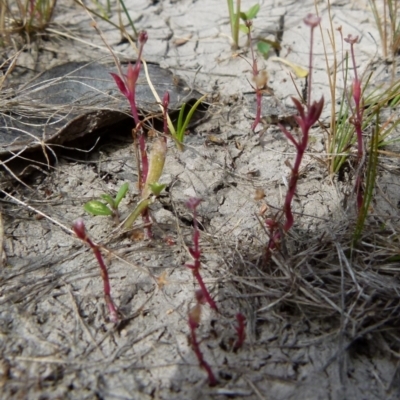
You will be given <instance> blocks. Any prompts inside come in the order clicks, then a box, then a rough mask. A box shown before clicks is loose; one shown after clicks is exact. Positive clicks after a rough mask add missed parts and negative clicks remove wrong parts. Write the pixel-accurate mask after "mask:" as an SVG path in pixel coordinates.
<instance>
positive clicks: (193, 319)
mask: <svg viewBox="0 0 400 400" xmlns="http://www.w3.org/2000/svg"><path fill="white" fill-rule="evenodd" d="M200 307H201V304H200V303H199V302H198V303H197V304H196V305H195V306H194V307H193V309H192V310H191V311H190V312H189V329H190V343H191V345H192V348H193V351H194V354H195V355H196V357H197V360H198V361H199V364H200V367H201V368H204V370H205V371H206V372H207V375H208V383H209V385H210V386H215V385H217V383H218V381H217V379H216V377H215V375H214V373H213V371H212V369H211V367H210V365H209V364H208V363H207V361H206V360H205V359H204V356H203V353H202V352H201V350H200V344H199V342H198V339H197V335H196V329H197V327H198V325H199V320H200V311H201V308H200Z"/></svg>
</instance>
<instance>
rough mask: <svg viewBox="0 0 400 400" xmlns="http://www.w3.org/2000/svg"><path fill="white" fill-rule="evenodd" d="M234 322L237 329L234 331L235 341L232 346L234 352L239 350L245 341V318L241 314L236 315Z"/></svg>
mask: <svg viewBox="0 0 400 400" xmlns="http://www.w3.org/2000/svg"><path fill="white" fill-rule="evenodd" d="M236 321H237V327H236V328H235V329H236V333H237V339H236V342H235V344H234V346H233V350H234V351H237V350H239V349H240V348H241V347H242V346H243V343H244V341H245V339H246V318H245V316H244V315H243V314H242V313H237V314H236Z"/></svg>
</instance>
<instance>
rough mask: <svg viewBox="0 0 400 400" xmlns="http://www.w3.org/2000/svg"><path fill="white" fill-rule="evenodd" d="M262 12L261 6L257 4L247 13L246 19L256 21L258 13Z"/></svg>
mask: <svg viewBox="0 0 400 400" xmlns="http://www.w3.org/2000/svg"><path fill="white" fill-rule="evenodd" d="M259 11H260V5H259V4H255V5H254V6H253V7H250V9H249V11H247V13H246V16H247V18H246V19H254V18H255V17H256V16H257V14H258V12H259Z"/></svg>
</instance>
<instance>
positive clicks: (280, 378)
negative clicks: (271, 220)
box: [0, 0, 400, 400]
mask: <svg viewBox="0 0 400 400" xmlns="http://www.w3.org/2000/svg"><path fill="white" fill-rule="evenodd" d="M89 3H90V2H88V4H89ZM243 3H244V4H243V8H244V9H247V8H249V6H251V5H252V4H253V3H252V2H251V1H250V2H249V1H243ZM126 4H127V6H128V9H129V10H130V12H131V15H132V18H133V19H134V21H135V24H136V26H137V27H138V28H139V29H146V30H147V32H148V35H149V41H148V43H147V44H146V46H145V50H144V57H145V59H146V60H147V61H151V62H157V63H159V64H160V65H161V66H162V67H163V68H168V69H169V70H170V71H171V72H172V73H173V74H174V75H176V76H178V77H180V78H183V79H184V80H185V81H186V82H187V84H188V86H189V87H191V88H194V89H196V90H198V91H199V92H201V93H208V94H209V97H208V102H209V108H208V110H207V113H206V114H205V117H206V118H205V119H204V120H203V121H201V122H200V123H199V124H197V125H196V126H194V127H192V128H191V129H190V134H189V135H188V136H187V137H186V144H187V146H186V149H185V151H183V152H180V151H178V150H177V149H176V147H175V145H174V143H173V142H172V141H169V143H168V156H167V161H166V166H165V170H164V173H163V175H162V178H161V181H162V182H163V183H166V184H167V185H168V186H167V190H166V192H165V193H164V194H163V195H162V196H161V198H160V201H158V202H156V203H155V204H154V205H153V206H152V217H153V219H154V227H153V231H154V238H153V239H152V240H143V239H142V238H141V237H140V234H138V233H137V232H140V229H141V228H140V222H139V223H138V224H139V225H138V231H137V232H136V234H135V235H125V234H123V233H122V232H121V231H120V230H117V229H115V228H116V227H115V225H113V222H112V220H111V219H109V218H107V217H92V216H89V215H87V214H86V213H85V212H84V210H83V204H84V203H85V202H86V201H88V200H91V199H93V198H98V197H99V195H101V194H102V193H114V192H116V191H117V190H118V188H119V187H120V186H121V184H122V183H124V182H129V185H130V193H129V196H128V198H127V199H125V200H124V201H123V202H122V204H121V215H122V217H125V216H127V215H128V214H129V212H130V210H132V208H133V207H134V205H135V202H136V201H137V198H138V190H137V187H136V179H137V173H136V172H135V171H136V160H135V153H134V150H133V147H132V143H131V137H130V133H129V127H128V126H127V125H126V124H125V125H116V126H113V127H111V128H109V129H108V130H107V131H106V132H105V133H104V132H103V133H104V135H103V136H104V138H102V139H101V141H99V142H97V144H96V145H95V146H94V150H93V151H91V152H82V151H74V150H68V149H60V148H55V151H56V155H57V163H53V165H52V166H50V167H48V166H46V164H44V165H36V168H35V169H34V170H33V171H32V173H31V174H30V175H29V176H25V177H24V178H23V179H24V183H25V185H22V184H21V183H19V182H17V181H16V180H15V179H13V180H12V181H11V183H10V181H8V182H3V184H2V185H3V186H2V189H1V190H2V191H3V197H2V199H1V204H2V215H3V227H4V245H3V247H4V251H3V258H2V260H3V264H2V267H1V269H0V354H1V357H0V387H1V389H0V398H1V399H11V398H13V399H14V398H15V399H43V400H44V399H182V400H183V399H185V400H187V399H249V400H250V399H271V400H278V399H279V400H284V399H310V400H312V399H335V400H336V399H360V400H361V399H362V400H375V399H398V398H400V368H399V356H400V335H399V333H398V332H399V328H400V319H399V311H400V282H399V272H400V265H399V261H398V260H399V258H398V257H397V258H396V255H398V254H399V250H398V243H399V241H398V238H399V236H398V235H399V233H398V232H399V229H398V228H399V218H398V202H399V200H400V197H399V196H400V193H399V185H398V173H399V167H398V163H397V158H395V157H390V156H389V153H385V154H381V156H380V159H379V169H378V179H377V184H376V190H375V196H374V199H373V203H372V205H371V212H370V215H369V218H368V220H367V224H366V228H365V232H364V234H363V236H362V239H361V242H360V245H359V247H358V248H357V249H356V250H355V251H353V252H351V251H350V243H351V238H352V233H353V231H354V226H355V210H354V201H355V199H354V196H353V195H352V193H353V187H354V180H353V175H354V174H353V172H354V171H353V170H352V168H351V166H350V167H349V168H348V170H347V171H343V173H341V174H340V176H331V175H330V174H329V173H328V169H327V164H326V159H327V156H326V147H325V145H326V135H327V134H326V129H322V126H323V125H324V124H325V125H326V126H327V125H328V124H329V120H330V110H331V107H330V105H331V104H330V102H331V100H330V98H331V97H330V93H329V86H328V79H327V78H328V77H327V73H326V64H325V58H324V50H323V46H322V39H321V32H320V31H317V32H316V39H315V40H316V43H315V66H316V67H315V73H314V79H315V81H314V82H315V85H314V90H313V98H314V99H318V98H319V97H320V96H321V95H324V97H325V101H326V106H325V109H324V112H323V115H322V118H321V126H320V127H315V128H314V129H313V131H312V138H311V143H310V146H309V148H308V151H307V154H306V156H305V158H304V160H303V164H302V171H301V177H300V180H299V186H298V190H297V196H296V199H295V202H294V211H295V217H296V220H295V226H294V228H293V229H292V230H291V231H290V233H289V234H288V235H287V236H286V237H285V238H284V243H283V245H282V248H281V249H280V250H279V251H276V252H275V253H274V255H273V257H272V259H271V260H270V261H269V262H266V261H265V259H264V255H265V246H266V243H267V242H268V236H267V233H266V229H265V225H264V223H263V219H264V218H265V217H266V216H268V215H270V216H271V215H274V213H275V212H276V210H278V209H279V208H280V207H282V204H283V200H284V196H285V193H286V185H287V180H288V178H289V176H290V170H289V168H288V166H287V162H288V161H289V162H291V163H292V162H293V160H294V157H295V151H294V149H293V147H292V146H291V145H290V144H289V143H288V142H287V140H286V138H285V137H284V135H283V134H282V133H281V131H280V130H279V128H278V126H277V121H281V122H283V123H285V122H287V121H290V115H293V114H294V112H295V111H294V109H293V106H292V102H291V100H290V97H291V96H297V92H296V89H295V86H294V84H293V81H292V79H291V77H293V79H294V83H295V84H296V85H297V86H298V87H299V88H300V90H301V89H302V88H303V86H304V79H300V78H296V77H294V75H293V74H291V70H290V69H289V68H287V67H286V66H284V65H283V64H281V63H278V62H276V61H274V60H273V59H268V60H264V59H263V58H262V57H261V56H259V55H258V56H257V57H258V62H259V66H260V68H262V69H265V70H266V71H268V75H269V79H268V86H269V87H270V89H271V91H270V93H269V94H268V93H266V94H265V95H264V97H263V121H262V124H260V126H259V127H258V128H257V131H256V132H255V133H253V132H252V131H251V129H250V126H251V124H252V122H253V120H254V116H255V95H254V91H253V89H252V87H251V67H250V64H249V60H251V58H250V54H249V51H248V48H247V47H246V46H245V41H246V40H245V37H244V35H242V37H241V43H242V45H243V46H242V48H241V50H240V51H237V52H235V51H232V49H231V42H230V27H229V23H228V13H227V7H226V4H225V2H222V1H221V2H217V1H213V0H202V1H196V0H168V1H162V0H160V1H157V0H154V1H150V0H132V1H128V0H126ZM90 5H91V6H93V3H90ZM260 5H261V10H260V13H259V15H258V17H257V19H256V20H255V21H254V25H255V35H263V36H264V37H269V38H270V39H274V35H275V33H276V32H277V31H279V29H280V28H282V29H283V37H282V43H281V45H282V50H281V54H280V55H281V57H283V58H285V59H287V60H290V61H291V62H294V63H296V64H299V65H302V66H304V67H306V66H307V63H308V49H309V31H308V29H307V28H306V27H305V26H304V24H303V18H304V16H305V15H306V14H307V13H309V12H315V7H314V3H313V2H311V1H308V0H305V1H288V0H282V1H261V2H260ZM318 9H319V12H320V15H321V16H322V21H323V22H322V26H323V30H322V31H323V33H324V35H325V39H326V40H327V34H326V29H328V28H329V15H328V6H327V2H326V1H319V2H318ZM113 15H114V16H113V20H114V21H116V22H117V21H118V17H117V13H116V12H114V14H113ZM331 15H332V20H333V25H334V27H335V28H336V27H339V26H342V30H343V33H344V35H345V36H347V35H348V34H353V35H359V36H360V43H359V44H357V46H356V55H357V63H358V68H359V71H360V73H364V72H366V71H373V72H374V74H373V78H372V81H371V82H372V84H373V85H378V84H380V83H382V82H385V80H387V81H388V80H389V77H390V75H391V68H393V65H389V64H387V63H385V62H384V61H383V60H382V58H381V49H380V45H379V43H380V42H379V35H378V32H377V29H376V26H375V24H374V19H373V15H372V13H371V10H370V9H369V8H368V4H367V2H365V1H362V0H360V1H355V0H354V1H342V0H339V1H335V0H332V6H331ZM282 23H283V24H282ZM280 24H281V25H280ZM99 27H100V28H101V29H102V31H103V32H104V35H105V38H106V40H107V42H108V43H109V45H110V46H111V47H112V48H113V50H114V51H115V52H116V54H117V55H118V56H119V57H121V59H124V60H126V59H134V58H135V56H136V52H135V50H134V49H132V48H131V46H130V45H129V44H128V43H125V42H121V36H120V33H119V32H118V31H117V30H116V29H115V28H113V27H111V26H110V25H109V24H107V23H105V22H99ZM336 40H338V41H339V35H338V36H337V38H336ZM339 47H340V45H339ZM327 52H328V62H329V63H330V62H332V59H333V54H332V50H331V48H330V47H329V45H328V47H327ZM338 52H339V54H338V56H340V55H341V50H340V51H339V50H338ZM93 60H96V61H99V62H112V58H111V57H110V54H109V51H108V49H107V48H106V47H105V46H104V43H103V42H102V40H101V38H100V37H99V36H98V34H97V33H96V32H95V30H94V29H93V28H92V27H91V26H90V18H89V16H88V15H87V14H86V13H85V12H84V11H83V9H82V8H79V6H78V5H76V4H75V3H73V2H72V1H68V0H64V1H59V4H58V5H57V8H56V12H55V15H54V21H53V23H52V24H51V26H50V30H49V33H48V37H47V38H46V40H44V39H42V40H38V41H37V42H35V43H32V44H30V45H29V46H28V47H27V48H26V50H25V51H24V52H23V53H21V54H20V56H19V58H18V60H17V67H16V68H15V70H14V72H13V76H11V77H10V82H12V84H13V85H15V86H13V87H16V88H17V87H18V85H21V84H22V83H24V82H25V81H26V79H28V77H30V76H31V75H32V74H31V71H35V72H38V71H43V70H45V69H49V68H52V67H54V66H57V65H59V64H62V63H64V62H67V61H93ZM398 61H399V60H398ZM339 75H341V74H339ZM18 81H19V83H18ZM15 82H17V83H15ZM21 82H22V83H21ZM337 89H338V94H339V95H340V93H341V91H342V90H343V81H342V78H341V76H340V77H339V78H338V84H337ZM16 90H17V89H16ZM2 112H5V110H4V107H3V109H2ZM393 112H394V111H393V110H390V112H389V114H392V113H393ZM399 133H400V132H399V131H398V130H397V131H394V132H393V137H398V136H399ZM368 134H370V132H366V135H368ZM96 135H97V136H98V134H97V133H96V132H95V135H94V136H96ZM92 144H93V142H92ZM66 146H67V145H66ZM70 147H75V148H79V147H80V146H79V145H77V144H76V143H75V144H73V146H72V145H71V146H70ZM85 149H87V147H85ZM385 150H387V151H391V152H396V151H397V150H396V148H395V147H391V148H387V149H385ZM39 153H40V151H39ZM29 157H30V158H31V157H33V154H29ZM7 174H8V172H7V171H5V172H4V173H3V175H4V176H6V175H7ZM3 181H4V180H3ZM261 191H263V193H264V194H265V197H262V196H258V197H257V196H256V193H258V194H259V193H261ZM4 192H7V193H9V194H10V195H12V196H13V197H14V199H10V197H7V196H6V195H5V194H4ZM192 196H197V197H200V198H202V199H203V202H202V203H201V206H200V208H199V222H200V225H201V246H202V256H203V257H202V267H203V268H202V274H203V276H204V279H205V282H206V285H207V287H208V288H209V290H210V292H211V294H212V296H213V298H214V299H215V301H216V302H217V304H218V308H219V312H218V313H216V312H215V311H212V310H210V308H209V307H208V306H206V305H205V306H203V307H202V316H201V324H200V326H199V328H198V330H197V334H198V337H199V340H200V346H201V349H202V351H203V353H204V357H205V359H206V360H207V362H208V363H209V364H210V366H211V368H212V370H213V371H214V373H215V375H216V376H217V379H218V385H217V386H215V387H209V386H208V380H207V375H206V372H205V371H204V370H203V369H201V368H200V367H199V365H198V361H197V359H196V356H195V354H194V352H193V349H192V347H191V343H190V341H189V326H188V311H189V310H190V308H191V307H193V306H194V304H195V299H194V293H195V289H196V288H197V284H196V282H195V280H194V278H193V276H192V273H191V271H190V270H189V269H188V268H186V267H185V263H188V262H190V260H191V258H190V255H189V252H188V246H190V245H191V235H192V216H191V213H190V212H189V211H188V210H187V209H186V208H185V205H184V204H185V201H186V200H187V199H188V198H189V197H192ZM17 201H19V202H17ZM262 209H264V211H265V214H264V216H260V210H262ZM40 213H43V214H44V215H45V216H44V217H43V214H40ZM78 218H83V219H84V221H85V223H86V227H87V229H88V232H89V234H90V236H91V237H92V238H93V240H94V241H96V243H99V244H101V245H102V246H104V248H103V254H104V256H105V259H106V262H107V265H108V268H109V273H110V281H111V285H112V295H113V298H114V300H115V303H116V305H117V306H118V308H119V310H120V312H121V314H122V315H123V319H122V321H121V322H120V323H119V324H118V325H117V326H115V325H114V324H112V323H111V322H109V319H108V314H107V310H106V308H105V304H104V298H103V291H102V280H101V277H100V273H99V268H98V265H97V264H96V261H95V259H94V257H93V254H92V252H91V251H90V249H89V248H88V247H87V246H86V245H85V244H84V243H82V242H81V241H79V240H78V239H77V238H76V237H75V236H74V235H73V234H72V233H71V226H72V224H73V222H74V221H76V220H77V219H78ZM238 312H241V313H243V314H244V315H245V316H246V320H247V324H246V341H245V343H244V345H243V347H242V348H241V349H239V350H238V351H237V352H234V351H233V344H234V342H235V340H236V331H235V327H236V319H235V315H236V313H238Z"/></svg>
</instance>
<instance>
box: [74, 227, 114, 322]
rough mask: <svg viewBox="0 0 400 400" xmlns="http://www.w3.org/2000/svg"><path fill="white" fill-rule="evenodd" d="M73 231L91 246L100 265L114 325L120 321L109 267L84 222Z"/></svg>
mask: <svg viewBox="0 0 400 400" xmlns="http://www.w3.org/2000/svg"><path fill="white" fill-rule="evenodd" d="M73 229H74V232H75V234H76V236H77V237H78V238H79V239H81V240H82V241H84V242H85V243H87V244H88V245H89V247H90V248H91V249H92V251H93V253H94V255H95V257H96V259H97V262H98V263H99V266H100V272H101V277H102V279H103V286H104V299H105V302H106V305H107V308H108V311H109V314H110V320H111V322H113V323H117V322H118V321H119V317H118V311H117V308H116V307H115V305H114V302H113V300H112V297H111V285H110V280H109V277H108V272H107V267H106V265H105V263H104V260H103V256H102V255H101V252H100V249H99V246H97V245H96V244H95V243H94V242H93V241H92V240H91V239H90V238H89V236H88V235H87V234H86V229H85V225H84V223H83V221H82V220H78V221H77V222H75V224H74V226H73Z"/></svg>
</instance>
